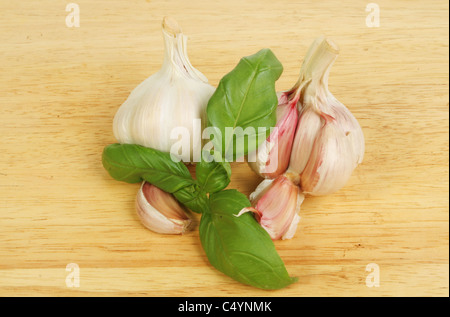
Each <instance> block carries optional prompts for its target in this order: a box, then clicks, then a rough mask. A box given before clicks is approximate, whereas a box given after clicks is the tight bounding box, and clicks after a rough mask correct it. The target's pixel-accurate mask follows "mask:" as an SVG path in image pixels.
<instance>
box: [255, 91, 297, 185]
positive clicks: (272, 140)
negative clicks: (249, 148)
mask: <svg viewBox="0 0 450 317" xmlns="http://www.w3.org/2000/svg"><path fill="white" fill-rule="evenodd" d="M297 100H298V98H294V99H293V100H289V94H288V93H287V92H283V93H280V94H279V95H278V107H277V110H276V111H277V124H276V126H275V130H274V131H273V132H272V133H271V134H270V135H269V137H268V138H267V140H265V141H264V142H263V143H262V144H261V145H260V146H259V147H258V149H257V150H256V151H254V152H253V153H251V154H249V155H248V158H247V163H248V165H249V166H250V167H251V169H252V170H253V171H254V172H255V173H256V174H258V175H259V176H262V177H264V178H269V179H273V178H276V177H277V176H279V175H281V174H283V173H284V172H285V171H286V169H287V168H288V166H289V159H290V153H291V149H292V143H293V141H294V135H295V129H296V128H297V121H298V111H297Z"/></svg>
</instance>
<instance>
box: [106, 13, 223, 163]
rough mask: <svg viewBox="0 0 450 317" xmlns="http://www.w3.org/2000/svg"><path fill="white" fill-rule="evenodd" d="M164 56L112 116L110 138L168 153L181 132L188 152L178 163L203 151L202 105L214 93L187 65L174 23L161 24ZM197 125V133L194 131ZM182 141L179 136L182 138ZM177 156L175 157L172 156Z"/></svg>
mask: <svg viewBox="0 0 450 317" xmlns="http://www.w3.org/2000/svg"><path fill="white" fill-rule="evenodd" d="M162 26H163V30H162V33H163V36H164V44H165V56H164V62H163V65H162V68H161V69H160V70H159V71H158V72H157V73H155V74H154V75H152V76H150V77H149V78H147V79H146V80H144V81H143V82H142V83H141V84H139V85H138V86H137V87H136V88H135V89H134V90H133V91H132V92H131V94H130V95H129V97H128V99H127V100H126V101H125V102H124V103H123V104H122V106H121V107H120V108H119V109H118V111H117V113H116V115H115V117H114V123H113V125H114V136H115V137H116V139H117V140H118V141H119V143H127V144H139V145H142V146H145V147H151V148H154V149H157V150H160V151H164V152H170V151H171V148H172V145H174V144H175V143H176V142H179V141H177V139H176V138H177V137H178V135H177V131H178V132H180V130H176V129H179V128H183V129H184V130H183V131H184V132H186V134H188V136H189V142H190V144H188V145H187V146H189V149H190V151H184V153H183V154H182V155H183V156H182V157H181V159H183V161H191V160H192V157H193V151H194V149H200V148H201V141H202V140H201V131H203V129H204V128H205V127H206V106H207V103H208V100H209V98H210V97H211V95H212V94H213V92H214V90H215V88H214V87H213V86H211V85H209V84H208V80H207V78H206V77H205V76H204V75H203V74H202V73H200V72H199V71H198V70H197V69H195V68H194V67H193V66H192V65H191V63H190V62H189V59H188V56H187V51H186V42H187V37H186V36H185V35H184V34H183V33H181V28H180V27H179V25H178V24H177V22H176V21H175V20H173V19H170V18H167V17H166V18H164V20H163V25H162ZM199 120H201V127H198V128H199V129H200V130H198V131H200V133H197V132H196V131H194V130H195V129H197V128H195V129H194V127H195V125H196V124H197V123H198V121H199ZM181 138H183V136H182V137H181ZM176 154H179V153H176Z"/></svg>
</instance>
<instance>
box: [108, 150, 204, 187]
mask: <svg viewBox="0 0 450 317" xmlns="http://www.w3.org/2000/svg"><path fill="white" fill-rule="evenodd" d="M102 163H103V167H104V168H105V169H106V170H107V171H108V173H109V174H110V175H111V176H112V178H114V179H116V180H119V181H124V182H127V183H138V182H141V181H142V180H146V181H148V182H149V183H152V184H153V185H155V186H157V187H159V188H161V189H162V190H164V191H166V192H169V193H173V192H176V191H178V190H180V189H182V188H184V187H186V186H190V185H192V184H194V183H195V181H194V180H193V179H192V176H191V174H190V173H189V170H188V169H187V167H186V166H185V165H184V164H183V163H182V162H174V161H172V159H171V158H170V154H169V153H165V152H161V151H158V150H155V149H151V148H147V147H144V146H140V145H136V144H111V145H108V146H106V147H105V149H104V150H103V156H102Z"/></svg>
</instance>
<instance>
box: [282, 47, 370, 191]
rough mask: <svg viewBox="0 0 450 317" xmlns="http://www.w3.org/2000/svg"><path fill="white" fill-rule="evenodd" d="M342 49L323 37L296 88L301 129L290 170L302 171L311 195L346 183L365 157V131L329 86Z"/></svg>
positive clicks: (303, 186)
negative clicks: (334, 63)
mask: <svg viewBox="0 0 450 317" xmlns="http://www.w3.org/2000/svg"><path fill="white" fill-rule="evenodd" d="M338 53H339V48H338V47H337V45H336V44H334V43H333V42H332V41H330V40H327V39H325V38H319V39H317V40H316V41H315V42H314V43H313V45H312V46H311V48H310V49H309V51H308V53H307V56H306V57H305V60H304V63H303V65H302V68H301V70H300V78H299V80H298V82H297V84H296V85H295V86H294V88H293V89H296V90H297V91H298V93H299V96H300V99H299V111H300V117H299V120H298V126H297V131H296V134H295V138H294V143H293V146H292V152H291V159H290V164H289V169H288V171H289V172H296V173H298V174H299V175H300V186H301V189H302V191H303V192H304V193H307V194H310V195H314V196H316V195H327V194H331V193H333V192H335V191H337V190H339V189H340V188H341V187H343V186H344V185H345V184H346V182H347V181H348V179H349V178H350V175H351V174H352V172H353V170H354V169H355V168H356V166H358V165H359V164H360V163H361V162H362V160H363V157H364V135H363V132H362V129H361V126H360V125H359V123H358V121H357V120H356V118H355V117H354V116H353V114H352V113H351V112H350V111H349V110H348V109H347V108H346V107H345V106H344V105H343V104H342V103H340V102H339V101H338V100H337V99H336V98H335V97H334V96H333V95H332V94H331V93H330V91H329V90H328V76H329V72H330V68H331V66H332V64H333V62H334V61H335V60H336V58H337V56H338Z"/></svg>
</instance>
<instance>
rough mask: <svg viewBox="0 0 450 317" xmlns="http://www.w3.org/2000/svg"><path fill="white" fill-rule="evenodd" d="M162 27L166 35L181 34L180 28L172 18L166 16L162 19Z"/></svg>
mask: <svg viewBox="0 0 450 317" xmlns="http://www.w3.org/2000/svg"><path fill="white" fill-rule="evenodd" d="M162 27H163V29H164V31H166V32H167V33H169V34H171V35H174V36H175V35H177V34H180V33H182V31H181V27H180V25H179V24H178V22H177V21H176V20H175V19H174V18H171V17H167V16H166V17H164V18H163V22H162Z"/></svg>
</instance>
